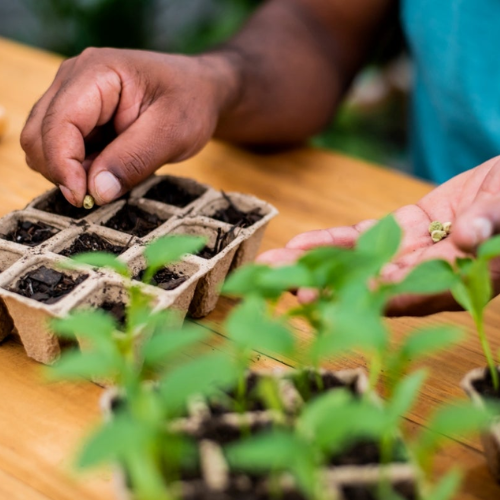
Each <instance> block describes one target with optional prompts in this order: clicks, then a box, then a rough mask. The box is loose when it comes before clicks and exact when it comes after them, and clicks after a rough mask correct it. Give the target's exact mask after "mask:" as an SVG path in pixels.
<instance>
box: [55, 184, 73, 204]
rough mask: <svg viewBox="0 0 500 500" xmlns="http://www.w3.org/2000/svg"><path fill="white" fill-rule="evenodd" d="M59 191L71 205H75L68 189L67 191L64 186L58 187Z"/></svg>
mask: <svg viewBox="0 0 500 500" xmlns="http://www.w3.org/2000/svg"><path fill="white" fill-rule="evenodd" d="M59 189H60V190H61V193H62V194H63V196H64V197H65V198H66V199H67V200H68V201H69V202H70V203H71V204H72V205H76V203H75V197H74V195H73V193H72V191H71V190H70V189H68V188H67V187H66V186H59Z"/></svg>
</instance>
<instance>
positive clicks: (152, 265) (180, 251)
mask: <svg viewBox="0 0 500 500" xmlns="http://www.w3.org/2000/svg"><path fill="white" fill-rule="evenodd" d="M205 244H206V239H205V238H202V237H198V236H179V235H169V236H163V237H162V238H158V239H157V240H155V241H153V243H150V244H149V245H148V246H147V247H146V249H145V250H144V257H145V259H146V262H147V264H148V268H147V269H146V272H145V273H144V282H146V283H149V281H150V280H151V278H152V277H153V276H154V275H155V273H156V271H158V269H161V268H162V267H165V266H167V265H168V264H172V263H174V262H177V261H179V260H180V259H181V257H182V256H183V255H186V254H195V253H197V252H198V251H199V250H201V249H202V248H203V247H204V246H205Z"/></svg>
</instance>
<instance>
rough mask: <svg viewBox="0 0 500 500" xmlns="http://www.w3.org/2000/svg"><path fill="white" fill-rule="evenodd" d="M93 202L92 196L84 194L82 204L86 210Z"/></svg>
mask: <svg viewBox="0 0 500 500" xmlns="http://www.w3.org/2000/svg"><path fill="white" fill-rule="evenodd" d="M94 203H95V201H94V198H92V196H90V194H88V195H87V196H85V198H84V199H83V206H84V207H85V208H86V209H87V210H90V209H91V208H92V207H93V206H94Z"/></svg>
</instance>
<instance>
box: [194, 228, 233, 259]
mask: <svg viewBox="0 0 500 500" xmlns="http://www.w3.org/2000/svg"><path fill="white" fill-rule="evenodd" d="M233 237H234V228H233V229H231V231H227V232H225V231H223V230H222V229H221V228H220V227H219V228H217V238H216V239H215V244H214V246H213V247H211V246H209V245H206V246H205V247H203V248H202V249H201V250H200V251H199V252H198V253H197V254H196V255H197V256H198V257H201V258H202V259H207V260H209V259H212V258H213V257H215V256H216V255H218V254H219V253H220V252H222V250H224V248H226V247H227V246H228V245H229V243H231V241H233Z"/></svg>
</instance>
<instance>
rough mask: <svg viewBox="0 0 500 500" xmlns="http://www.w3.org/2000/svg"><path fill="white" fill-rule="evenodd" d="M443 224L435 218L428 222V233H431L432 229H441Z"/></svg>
mask: <svg viewBox="0 0 500 500" xmlns="http://www.w3.org/2000/svg"><path fill="white" fill-rule="evenodd" d="M442 230H443V224H441V222H439V221H438V220H435V221H433V222H431V223H430V224H429V234H432V232H433V231H442Z"/></svg>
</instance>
